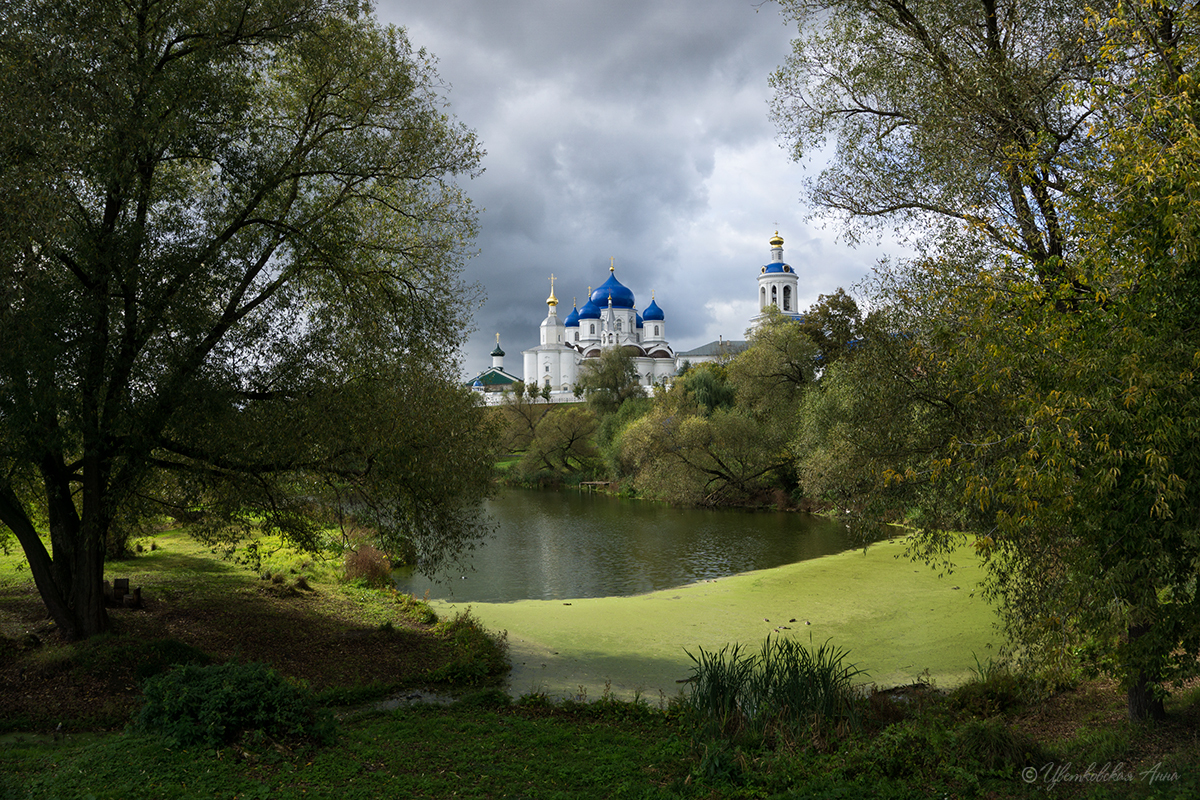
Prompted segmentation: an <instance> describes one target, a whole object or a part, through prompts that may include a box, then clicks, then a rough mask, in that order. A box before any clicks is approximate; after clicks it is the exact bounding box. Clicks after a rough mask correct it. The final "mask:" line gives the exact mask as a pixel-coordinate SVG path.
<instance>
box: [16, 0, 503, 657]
mask: <svg viewBox="0 0 1200 800" xmlns="http://www.w3.org/2000/svg"><path fill="white" fill-rule="evenodd" d="M441 87H442V84H441V83H440V81H439V79H438V77H437V75H436V72H435V71H434V67H433V60H432V58H431V57H430V56H429V55H428V54H426V53H425V52H424V51H417V50H414V49H413V48H412V47H411V46H410V44H409V43H408V41H407V40H406V38H405V36H404V34H403V32H402V31H399V30H396V29H391V28H387V29H385V28H383V27H381V26H380V25H379V24H377V22H376V21H375V20H374V18H373V17H372V16H371V15H370V13H369V12H368V11H367V10H365V9H364V7H363V6H362V4H359V3H350V2H335V1H334V0H212V1H211V2H204V3H192V2H184V0H154V2H151V0H134V2H113V1H109V0H53V2H51V1H50V0H15V2H11V3H8V4H7V5H6V7H5V13H4V15H3V19H2V20H0V104H2V107H3V109H4V114H3V115H0V116H3V118H4V121H3V122H0V153H2V154H3V156H2V157H0V187H2V188H0V192H2V193H3V198H2V199H3V201H4V203H5V214H4V215H3V217H2V218H0V342H3V346H2V347H0V521H2V522H3V524H4V525H5V526H6V527H7V528H8V529H9V530H10V531H11V532H12V533H13V534H15V536H16V538H17V539H18V540H19V542H20V544H21V546H22V547H23V548H24V552H25V554H26V556H27V558H28V561H29V565H30V570H31V573H32V575H33V578H34V580H35V582H36V584H37V588H38V590H39V592H40V593H41V596H42V598H43V600H44V601H45V604H46V606H47V609H48V610H49V612H50V614H51V616H52V617H53V619H54V620H55V621H56V623H57V624H58V626H59V628H60V629H61V631H62V632H63V634H64V635H65V636H67V637H72V638H75V637H82V636H88V635H91V634H95V633H97V632H99V631H102V630H103V629H104V628H105V625H106V615H105V611H104V607H103V603H102V599H103V598H102V579H103V572H104V560H103V559H104V553H105V549H106V543H107V542H108V541H109V540H110V539H111V537H113V536H114V535H118V534H119V531H118V530H117V526H118V525H119V523H120V521H121V520H122V519H124V518H125V517H127V515H128V512H127V509H129V508H130V507H131V506H132V505H134V504H138V505H139V506H141V507H143V508H152V507H155V506H157V507H158V508H160V509H168V510H174V511H175V512H177V513H180V514H185V513H186V514H189V515H193V516H197V515H198V516H200V517H201V518H202V519H204V520H205V521H206V522H207V523H208V525H209V530H210V531H212V532H218V531H219V532H223V533H225V534H228V533H230V532H235V531H237V530H238V529H239V528H245V527H247V526H249V525H251V524H254V525H261V526H262V527H263V528H265V529H266V530H276V531H279V532H282V533H284V534H286V535H288V536H290V537H292V539H293V540H295V541H297V542H298V543H299V544H302V545H313V544H314V543H315V541H316V540H315V535H316V530H317V528H318V526H319V525H320V524H321V522H322V519H321V516H322V514H324V513H327V512H328V513H333V514H339V513H347V512H352V513H354V514H355V515H356V516H358V517H359V518H361V519H362V520H363V521H364V523H365V524H366V525H370V526H372V527H374V528H375V529H376V530H378V531H379V533H380V536H381V538H382V540H383V542H384V546H388V547H391V546H395V547H396V548H399V547H400V546H401V545H403V544H406V543H407V544H410V545H412V546H414V547H416V549H418V550H420V551H423V554H424V555H425V558H426V559H427V563H430V564H435V563H436V562H437V561H438V560H439V559H440V558H444V557H448V556H450V555H453V554H454V553H455V552H457V551H458V550H460V549H461V548H463V547H466V546H469V545H470V543H471V541H472V540H473V539H474V537H475V536H477V531H478V528H477V527H476V525H475V514H476V511H477V509H478V505H479V501H480V500H481V498H482V496H483V494H484V492H485V491H486V475H487V470H488V466H489V458H488V444H487V442H488V435H487V434H488V431H486V430H485V429H484V428H483V423H482V419H483V417H482V415H480V414H479V413H478V409H476V408H475V407H474V404H473V402H472V400H471V399H470V394H469V392H466V391H465V390H463V389H460V388H459V387H457V386H456V383H457V381H456V379H455V375H454V371H455V363H454V362H455V356H454V350H455V342H456V341H458V340H459V338H460V335H461V330H462V326H463V325H464V324H466V323H467V320H464V319H462V318H461V317H460V315H461V309H463V308H464V307H466V306H467V304H466V303H463V302H462V299H463V297H464V295H469V294H470V291H471V290H470V289H469V288H468V287H465V286H464V285H463V284H462V281H461V279H460V277H459V273H460V270H461V265H462V263H463V261H464V259H465V258H466V256H467V255H468V253H467V250H466V248H467V247H468V246H469V242H470V241H471V239H472V237H473V234H474V226H475V215H474V212H473V210H472V207H471V204H470V202H469V200H468V199H467V198H466V197H465V196H464V195H463V193H462V191H461V189H460V188H459V186H458V184H457V183H456V177H457V176H472V175H474V174H475V173H476V172H478V170H479V162H480V158H481V154H482V151H481V150H480V148H479V145H478V143H477V142H476V139H475V136H474V134H473V133H472V132H471V131H470V130H468V129H466V128H464V127H463V126H462V125H461V124H460V123H458V122H457V121H455V120H454V119H453V118H452V117H450V116H448V115H447V114H446V112H445V111H444V110H443V109H444V107H445V103H444V99H443V98H442V97H441V96H440V89H441ZM41 532H44V533H46V534H48V539H49V547H48V548H47V546H46V542H45V541H44V540H43V538H42V537H41V536H40V535H39V533H41ZM214 535H215V533H214Z"/></svg>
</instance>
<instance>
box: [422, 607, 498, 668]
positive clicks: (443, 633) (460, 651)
mask: <svg viewBox="0 0 1200 800" xmlns="http://www.w3.org/2000/svg"><path fill="white" fill-rule="evenodd" d="M433 630H434V632H435V633H436V634H438V635H439V636H440V637H441V638H442V639H443V640H445V641H447V642H449V643H450V646H451V648H452V655H451V658H450V661H448V662H447V663H445V664H443V665H442V666H440V667H438V668H437V669H434V670H430V672H429V679H430V680H432V681H436V682H438V683H453V684H459V685H468V686H474V685H479V684H483V683H488V682H491V681H495V680H498V679H499V678H500V677H502V676H503V675H505V674H506V673H507V672H508V670H509V669H510V665H509V663H508V632H507V631H503V632H501V633H500V634H498V635H493V634H492V633H490V632H488V631H487V630H486V629H485V628H484V627H483V626H482V625H480V624H479V621H478V620H477V619H475V617H473V616H471V610H470V609H469V608H468V609H467V610H466V611H463V612H461V613H459V614H458V615H457V616H455V617H454V619H452V620H447V621H445V622H439V623H438V624H437V625H436V626H434V629H433Z"/></svg>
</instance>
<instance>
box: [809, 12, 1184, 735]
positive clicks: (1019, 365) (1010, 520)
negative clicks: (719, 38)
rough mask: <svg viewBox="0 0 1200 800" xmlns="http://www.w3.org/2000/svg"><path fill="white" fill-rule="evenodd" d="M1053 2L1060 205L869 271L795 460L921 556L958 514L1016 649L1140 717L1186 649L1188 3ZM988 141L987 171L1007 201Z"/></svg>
mask: <svg viewBox="0 0 1200 800" xmlns="http://www.w3.org/2000/svg"><path fill="white" fill-rule="evenodd" d="M932 5H936V4H925V3H922V4H921V6H920V8H921V9H922V13H925V12H926V11H928V10H929V9H930V8H931V6H932ZM888 7H889V8H891V9H893V10H896V11H897V13H900V12H901V11H906V8H905V6H904V5H903V4H888ZM972 8H974V7H973V6H972ZM1040 8H1042V9H1043V10H1051V11H1055V13H1057V12H1058V11H1061V10H1062V9H1061V8H1059V7H1058V6H1055V5H1054V4H1044V6H1042V7H1040ZM907 13H909V14H910V16H911V15H914V14H915V12H907ZM1038 13H1040V11H1039V12H1038ZM1062 19H1063V20H1064V22H1065V23H1067V24H1069V25H1072V26H1075V27H1077V28H1081V29H1086V30H1087V31H1091V32H1093V33H1087V34H1085V35H1082V36H1081V37H1080V39H1079V47H1080V48H1083V49H1081V50H1080V51H1079V53H1078V55H1079V57H1080V59H1081V60H1080V61H1079V63H1080V64H1081V65H1086V66H1087V70H1088V73H1087V81H1086V83H1081V82H1080V80H1079V79H1080V78H1081V77H1083V74H1082V73H1081V74H1079V75H1074V76H1073V75H1071V74H1067V73H1063V74H1062V75H1057V77H1056V79H1055V81H1054V82H1053V86H1054V87H1055V88H1054V89H1053V91H1054V92H1057V91H1061V92H1062V97H1063V100H1062V101H1061V102H1062V103H1063V104H1066V106H1067V107H1066V108H1064V109H1059V110H1058V111H1054V114H1056V115H1059V118H1064V119H1065V118H1067V117H1070V116H1076V118H1077V119H1078V120H1083V119H1086V120H1087V121H1088V128H1087V130H1086V131H1085V130H1084V129H1083V128H1082V127H1079V126H1076V127H1075V129H1074V135H1075V136H1076V137H1083V136H1085V135H1086V136H1087V137H1088V138H1087V139H1086V141H1081V142H1079V146H1078V147H1075V148H1073V149H1072V150H1070V151H1068V150H1065V149H1059V150H1057V151H1054V158H1055V159H1057V160H1058V162H1059V163H1060V164H1061V167H1062V168H1061V169H1051V168H1050V167H1049V166H1047V167H1046V169H1045V170H1044V172H1043V173H1041V174H1043V175H1052V174H1053V175H1057V176H1059V178H1060V180H1056V182H1055V186H1054V187H1053V188H1055V189H1056V191H1058V193H1059V194H1058V196H1057V199H1056V200H1055V203H1054V205H1053V208H1054V209H1055V215H1054V219H1055V220H1057V223H1056V224H1054V225H1050V224H1049V223H1050V219H1051V218H1050V217H1045V216H1043V218H1042V221H1041V222H1039V223H1037V224H1036V225H1034V226H1033V228H1036V229H1038V230H1041V234H1040V235H1039V237H1038V239H1039V240H1040V241H1042V242H1043V243H1045V244H1049V243H1052V242H1057V243H1058V244H1057V246H1055V247H1042V248H1040V249H1039V248H1038V247H1032V246H1030V243H1031V242H1033V241H1034V239H1033V237H1029V236H1027V235H1026V232H1027V231H1028V230H1030V228H1029V227H1028V226H1026V225H1025V224H1024V223H1025V222H1028V221H1029V220H1028V219H1023V218H1022V214H1021V213H1014V215H1013V216H1012V218H1011V223H1010V224H1009V225H1008V229H1009V230H1011V231H1012V232H1013V233H1014V235H1019V236H1020V237H1021V239H1022V240H1023V241H1024V243H1025V244H1024V245H1021V246H1016V245H1017V244H1020V243H1019V242H1017V241H1016V240H1015V239H1011V240H1010V241H1008V242H1005V241H1004V237H1003V236H998V235H997V233H1002V231H993V230H991V229H989V228H988V225H987V224H986V223H985V222H981V221H980V220H977V219H970V218H969V217H970V215H966V216H963V215H961V214H960V215H959V216H960V217H961V218H963V219H967V220H968V221H969V222H970V223H971V227H970V228H968V229H966V230H965V231H964V232H962V233H961V234H959V235H957V238H956V242H957V243H959V244H963V243H965V244H966V246H963V247H958V248H956V249H951V248H950V247H946V248H945V249H944V250H942V251H940V252H939V251H938V250H937V248H930V249H928V250H927V252H926V253H925V255H924V256H923V257H921V258H918V259H913V260H912V261H909V262H907V263H904V264H900V265H894V266H891V267H885V268H884V269H882V270H881V272H880V274H879V278H878V282H877V288H878V290H879V291H878V292H877V295H876V300H877V301H878V305H881V306H884V307H886V308H887V310H888V317H889V321H890V330H877V329H876V330H868V332H867V333H866V335H865V344H866V346H865V349H864V351H863V354H862V355H856V357H855V358H854V359H852V360H851V361H850V362H849V363H848V364H847V363H846V362H841V363H839V364H838V365H836V366H835V367H834V368H833V370H832V371H831V375H830V376H829V377H828V378H827V379H826V380H825V381H823V384H824V385H823V391H822V392H821V393H819V394H817V395H810V396H809V397H810V398H811V399H812V402H811V403H808V402H807V401H806V408H805V412H804V413H805V417H806V419H805V424H804V426H802V428H801V440H800V444H801V445H803V446H805V447H806V449H805V450H804V451H803V452H804V455H803V456H802V461H803V463H802V465H801V473H802V475H803V476H804V479H805V480H806V482H811V483H814V484H818V485H819V484H822V483H824V485H825V486H826V487H827V488H834V489H837V490H839V491H840V492H841V494H840V497H843V498H853V497H858V498H861V499H862V500H863V502H862V503H861V504H860V507H861V508H865V509H867V510H869V511H870V512H871V513H872V514H873V515H874V516H877V517H884V518H886V515H887V514H892V515H895V514H905V515H906V516H908V517H909V521H910V523H912V524H914V525H915V526H917V533H916V536H915V537H914V541H915V543H916V547H915V552H916V554H917V555H920V556H924V557H925V558H927V559H935V558H942V559H944V558H946V557H947V554H948V553H949V552H950V551H951V547H952V545H954V544H955V542H956V539H957V537H955V536H954V535H951V534H948V533H947V531H952V530H963V531H969V532H970V533H971V534H973V536H974V543H975V546H976V548H977V550H978V551H979V552H980V553H981V555H982V556H983V557H984V559H985V561H986V564H987V566H988V575H989V578H988V583H987V585H986V592H987V594H988V595H989V596H990V597H991V598H993V599H995V600H997V601H999V603H1000V608H1001V612H1002V615H1003V618H1004V621H1005V623H1006V628H1007V630H1008V632H1009V635H1010V639H1011V641H1012V644H1013V647H1014V649H1015V650H1016V651H1017V652H1019V653H1020V654H1022V655H1023V656H1024V657H1026V658H1031V659H1033V660H1035V661H1037V662H1040V664H1041V665H1042V666H1046V665H1047V664H1051V663H1054V662H1057V663H1060V664H1061V663H1063V661H1064V660H1066V659H1074V658H1075V657H1076V656H1077V655H1078V654H1082V656H1083V658H1084V661H1085V665H1087V666H1091V667H1094V668H1098V669H1102V670H1104V671H1107V672H1109V673H1111V674H1113V675H1115V676H1116V677H1118V678H1119V679H1120V681H1121V683H1122V685H1123V686H1124V687H1125V689H1126V691H1127V696H1128V705H1129V715H1130V717H1131V718H1135V719H1138V718H1144V717H1149V716H1160V715H1161V714H1162V713H1163V705H1162V692H1163V691H1165V685H1166V684H1167V683H1169V682H1171V681H1179V680H1181V679H1183V678H1186V677H1188V676H1191V675H1194V674H1196V671H1197V655H1198V654H1200V594H1198V590H1197V585H1196V578H1195V568H1194V565H1195V564H1196V563H1197V560H1198V559H1200V512H1198V511H1197V509H1200V497H1197V496H1196V492H1197V489H1196V482H1195V480H1194V476H1195V475H1197V474H1200V463H1197V458H1198V456H1197V452H1198V449H1200V440H1198V437H1200V409H1198V408H1197V401H1196V394H1195V391H1194V371H1195V369H1196V365H1197V364H1198V363H1200V338H1197V334H1196V332H1195V325H1194V320H1195V318H1196V313H1197V311H1200V292H1198V290H1197V287H1198V286H1200V281H1198V279H1200V267H1198V266H1197V264H1200V261H1198V260H1197V257H1196V254H1197V252H1198V250H1197V247H1196V243H1197V241H1200V237H1198V236H1197V233H1198V230H1200V229H1198V228H1197V225H1196V223H1195V220H1196V219H1198V218H1200V217H1197V215H1196V214H1195V209H1196V203H1195V200H1194V197H1195V188H1194V183H1195V182H1194V176H1195V175H1196V174H1197V172H1198V171H1200V136H1197V134H1196V133H1195V131H1196V130H1197V126H1196V123H1197V121H1200V113H1197V111H1196V110H1195V108H1194V107H1193V102H1192V100H1191V96H1192V94H1193V91H1192V84H1193V83H1194V81H1193V79H1192V72H1193V70H1194V68H1195V65H1196V64H1197V63H1200V53H1198V52H1197V49H1196V46H1195V44H1194V41H1193V39H1194V32H1195V30H1196V25H1197V23H1200V18H1198V17H1197V11H1196V9H1195V8H1194V7H1185V6H1179V7H1177V6H1176V5H1174V4H1170V3H1164V2H1158V0H1147V1H1146V2H1134V3H1129V4H1124V5H1123V6H1122V7H1121V8H1120V9H1116V10H1106V9H1103V8H1102V9H1101V12H1100V13H1098V14H1097V15H1096V16H1094V17H1088V16H1087V14H1085V13H1084V12H1083V11H1076V12H1074V13H1072V14H1070V15H1068V16H1064V17H1062ZM987 24H988V22H987V21H986V20H985V21H984V25H983V26H981V28H980V30H986V26H987ZM906 25H907V23H906ZM964 36H965V37H967V38H964V41H967V40H969V34H964ZM1031 52H1032V51H1031ZM1054 76H1055V74H1051V75H1049V76H1048V77H1054ZM918 77H919V75H918ZM918 83H919V80H918ZM1071 92H1074V93H1075V94H1074V95H1072V94H1071ZM1046 97H1047V98H1050V95H1046ZM1048 102H1049V100H1048ZM1052 105H1053V104H1052V103H1050V105H1047V106H1046V108H1047V109H1051V110H1053V109H1052ZM930 130H931V131H935V130H937V128H936V126H933V127H931V129H930ZM948 149H953V148H948ZM1011 152H1013V151H1012V150H1010V149H1005V148H999V149H998V150H997V153H999V154H1001V155H1004V154H1008V153H1011ZM1017 152H1020V151H1019V150H1018V151H1017ZM955 153H956V154H959V153H958V151H957V150H955ZM1007 163H1008V162H1007V161H1006V160H1005V159H1004V158H1001V159H998V160H997V162H996V166H997V169H996V170H995V171H994V172H993V174H994V175H995V176H996V177H997V178H998V179H1002V180H1003V183H1004V185H1005V186H1006V188H1007V189H1008V196H1009V197H1012V198H1014V200H1013V202H1012V205H1011V208H1012V209H1013V210H1014V211H1018V212H1019V207H1020V197H1019V196H1017V193H1016V192H1014V191H1012V186H1013V184H1012V183H1011V180H1010V177H1009V173H1008V172H1006V171H1005V167H1006V165H1007ZM1016 163H1017V165H1018V166H1020V164H1021V163H1022V162H1021V161H1020V159H1017V161H1016ZM1025 171H1027V166H1021V167H1020V169H1018V173H1022V172H1025ZM1033 173H1034V175H1035V177H1036V176H1037V174H1038V173H1037V170H1033ZM936 177H937V180H939V181H946V182H947V183H948V184H949V185H950V187H951V188H953V187H954V186H955V185H957V184H955V183H954V173H953V172H943V173H940V174H939V175H937V176H936ZM1068 177H1069V180H1067V178H1068ZM858 178H859V179H860V180H862V179H865V178H866V176H865V175H859V176H858ZM1047 188H1051V187H1049V186H1048V187H1047ZM1023 193H1024V195H1025V197H1026V200H1028V201H1030V202H1034V203H1037V202H1038V197H1039V195H1038V192H1037V191H1035V189H1034V188H1033V186H1032V185H1029V186H1027V187H1026V189H1025V190H1024V192H1023ZM1046 207H1047V208H1048V207H1049V206H1046ZM1038 208H1039V209H1040V208H1042V206H1041V205H1038ZM941 213H947V216H951V217H952V216H954V215H955V212H954V211H953V210H952V209H947V210H945V211H944V212H941ZM971 213H972V214H974V213H975V212H973V211H972V212H971ZM997 218H999V217H997ZM1049 234H1053V235H1052V236H1049ZM900 343H903V347H899V346H898V345H899V344H900ZM888 354H890V357H888ZM873 407H874V408H873ZM881 423H883V424H882V425H881Z"/></svg>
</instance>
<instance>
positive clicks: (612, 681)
mask: <svg viewBox="0 0 1200 800" xmlns="http://www.w3.org/2000/svg"><path fill="white" fill-rule="evenodd" d="M903 549H904V546H903V544H902V543H901V542H900V541H899V540H895V541H890V542H883V543H880V544H876V545H872V546H871V547H870V548H869V549H868V550H867V551H866V552H865V553H864V552H863V551H861V550H856V551H851V552H846V553H841V554H839V555H835V556H827V557H824V558H820V559H815V560H812V561H803V562H800V563H797V564H790V565H787V566H783V567H778V568H776V569H769V570H762V571H758V572H751V573H745V574H742V575H735V576H732V577H728V578H722V579H720V580H716V581H709V582H704V583H697V584H693V585H690V586H683V587H679V588H676V589H668V590H664V591H658V592H651V593H649V594H645V595H639V596H635V597H607V598H590V599H575V600H570V601H559V600H545V601H542V600H526V601H521V602H515V603H472V604H470V608H471V611H472V613H473V614H474V615H475V616H477V617H478V618H479V619H480V620H481V621H482V622H483V624H484V625H485V626H486V627H489V628H492V629H495V630H507V631H508V635H509V644H510V647H511V654H512V661H513V673H512V677H511V686H512V690H513V692H514V693H516V694H522V693H526V692H531V691H543V692H547V693H549V694H552V695H558V696H575V695H577V694H579V693H580V687H583V691H585V692H586V693H587V694H588V696H590V697H597V696H599V695H600V693H601V692H602V691H603V689H604V687H605V685H606V684H609V685H610V686H611V689H612V691H613V692H614V693H616V694H617V695H618V696H621V697H625V698H629V697H631V696H632V695H633V694H634V693H635V692H639V691H640V692H641V693H642V694H643V695H644V696H646V697H648V698H650V699H651V700H653V701H655V702H657V698H658V697H659V691H660V690H661V691H662V692H663V693H664V694H666V695H671V694H674V693H675V692H676V691H677V684H676V681H678V680H680V679H682V678H686V677H687V676H688V674H689V670H690V667H691V664H692V662H691V660H690V659H689V658H688V656H687V654H686V653H685V652H684V651H685V649H686V650H690V651H691V652H693V653H695V652H696V649H697V648H698V647H704V648H705V649H706V650H709V649H719V648H720V647H721V646H723V645H725V644H727V643H732V642H742V643H744V644H748V645H753V646H755V647H757V645H758V644H760V643H761V642H762V640H763V639H764V638H765V637H766V636H767V635H768V634H773V635H779V636H791V637H798V638H801V639H802V640H803V641H804V642H806V643H807V642H808V640H809V638H810V637H811V639H812V641H813V643H816V644H820V643H822V642H824V641H826V640H832V641H833V643H834V644H837V645H840V646H842V647H845V648H847V649H849V650H850V660H851V661H853V662H855V663H856V664H858V665H859V666H860V667H862V668H864V669H866V670H868V672H869V673H870V681H871V682H874V683H876V684H878V685H880V686H892V685H898V684H905V683H911V682H913V681H914V680H917V679H918V678H921V679H925V680H928V679H931V678H932V679H933V680H934V681H936V682H937V684H938V685H941V686H952V685H956V684H958V683H961V682H962V681H963V680H966V679H967V678H968V677H969V676H970V674H971V669H972V668H974V667H975V666H976V661H975V656H978V657H979V659H980V660H981V661H986V660H987V658H988V656H989V655H991V654H992V653H994V649H989V648H990V647H992V646H993V645H996V644H999V643H1000V640H999V639H998V634H997V633H996V631H995V630H994V629H993V624H994V622H995V620H996V617H995V614H994V612H993V611H992V609H991V608H989V607H988V606H987V604H985V603H984V602H983V601H982V599H980V598H979V597H978V596H977V595H973V590H974V589H975V588H976V585H977V583H978V582H979V580H980V579H981V577H982V575H983V571H982V568H981V566H980V565H979V563H978V559H977V558H976V556H975V554H974V552H973V551H972V550H971V549H970V548H963V549H962V550H961V551H959V552H958V553H957V554H956V558H957V560H958V561H959V562H961V566H960V567H959V568H957V569H956V570H955V571H954V573H953V574H951V575H945V576H941V577H939V575H938V574H937V573H936V572H934V571H932V570H931V569H929V568H928V567H926V566H925V565H924V564H920V563H913V562H911V561H909V560H908V559H907V558H905V557H904V556H903ZM432 605H433V606H434V607H435V608H436V609H438V611H439V613H441V614H446V613H449V612H451V611H452V610H455V609H461V608H465V607H466V605H465V604H454V603H449V602H444V601H438V602H434V603H432ZM792 620H795V621H794V622H793V621H792ZM805 622H809V623H811V624H808V625H806V624H805ZM780 626H786V628H788V629H787V630H777V629H778V628H780Z"/></svg>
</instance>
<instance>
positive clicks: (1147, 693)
mask: <svg viewBox="0 0 1200 800" xmlns="http://www.w3.org/2000/svg"><path fill="white" fill-rule="evenodd" d="M1149 631H1150V626H1149V625H1130V626H1129V631H1128V635H1129V643H1130V644H1131V645H1132V644H1133V643H1134V642H1135V641H1136V640H1137V639H1139V638H1141V637H1142V636H1144V635H1145V634H1146V633H1149ZM1154 685H1155V681H1152V680H1151V679H1150V676H1149V675H1147V674H1146V671H1145V670H1144V669H1141V670H1138V672H1137V674H1136V675H1135V676H1133V679H1132V681H1131V682H1130V684H1129V688H1128V689H1126V691H1125V699H1126V703H1127V705H1128V709H1129V719H1130V720H1131V721H1135V722H1140V721H1142V720H1147V719H1155V720H1157V719H1164V718H1166V716H1167V711H1166V709H1165V708H1164V707H1163V700H1162V697H1159V696H1157V695H1156V694H1155V693H1154Z"/></svg>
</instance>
